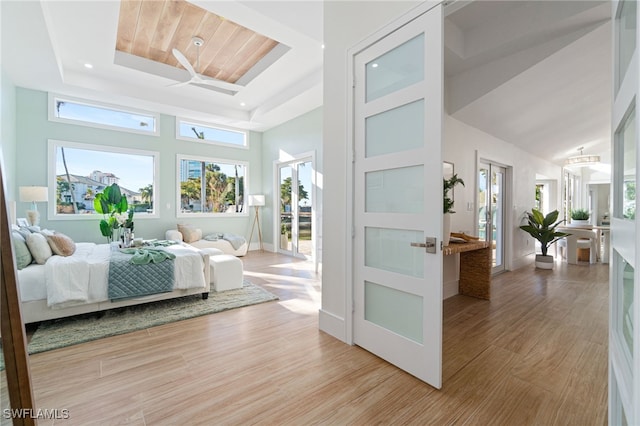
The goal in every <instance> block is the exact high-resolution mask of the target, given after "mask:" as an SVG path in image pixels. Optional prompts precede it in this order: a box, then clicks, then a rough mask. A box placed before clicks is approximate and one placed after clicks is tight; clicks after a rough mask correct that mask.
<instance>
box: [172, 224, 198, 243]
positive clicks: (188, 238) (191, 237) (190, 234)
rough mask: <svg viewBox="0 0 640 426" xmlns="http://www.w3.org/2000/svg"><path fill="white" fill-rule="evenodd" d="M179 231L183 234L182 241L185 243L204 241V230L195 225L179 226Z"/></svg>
mask: <svg viewBox="0 0 640 426" xmlns="http://www.w3.org/2000/svg"><path fill="white" fill-rule="evenodd" d="M178 231H180V233H181V234H182V241H184V242H185V243H192V242H194V241H198V240H201V239H202V230H201V229H199V228H196V227H195V226H193V225H178Z"/></svg>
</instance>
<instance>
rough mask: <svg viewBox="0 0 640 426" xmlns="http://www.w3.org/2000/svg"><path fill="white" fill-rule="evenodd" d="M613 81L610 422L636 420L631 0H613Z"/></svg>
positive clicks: (639, 366)
mask: <svg viewBox="0 0 640 426" xmlns="http://www.w3.org/2000/svg"><path fill="white" fill-rule="evenodd" d="M612 15H613V17H614V26H613V28H614V31H613V35H614V37H613V39H614V49H613V51H614V68H613V69H614V87H613V99H614V101H613V116H612V131H613V132H612V133H613V134H612V138H611V140H612V146H611V148H612V154H613V173H612V176H611V178H612V188H611V194H612V208H613V212H612V218H611V234H610V235H611V240H610V241H611V264H610V288H611V291H610V301H609V303H610V305H609V306H610V308H609V311H610V317H609V336H610V338H609V402H610V404H609V424H611V425H626V424H629V425H637V424H640V348H639V346H640V345H639V344H638V342H640V327H638V322H639V321H640V289H639V288H638V282H640V275H639V272H638V271H639V270H640V266H639V262H640V251H639V250H638V238H639V236H640V234H639V233H638V231H639V230H638V220H637V217H636V212H637V209H638V199H637V196H636V188H637V187H638V183H639V182H638V172H637V170H638V163H639V162H640V161H639V149H638V147H639V146H640V138H639V136H638V111H639V108H638V95H639V93H640V91H639V87H640V68H639V65H638V46H639V45H640V42H639V37H640V36H639V33H638V30H637V22H638V18H639V11H638V5H637V2H636V1H635V0H624V1H614V2H612Z"/></svg>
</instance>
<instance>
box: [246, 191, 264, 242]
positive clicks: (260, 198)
mask: <svg viewBox="0 0 640 426" xmlns="http://www.w3.org/2000/svg"><path fill="white" fill-rule="evenodd" d="M264 205H265V199H264V195H249V206H250V207H255V211H256V214H255V216H254V219H253V225H251V235H250V236H249V246H251V238H253V229H254V227H255V225H256V224H258V238H259V240H260V251H264V248H263V246H262V231H261V230H260V213H259V211H260V207H264Z"/></svg>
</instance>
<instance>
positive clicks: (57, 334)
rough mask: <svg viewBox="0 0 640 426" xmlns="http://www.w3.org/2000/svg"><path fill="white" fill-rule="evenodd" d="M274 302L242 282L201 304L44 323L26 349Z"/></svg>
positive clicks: (173, 302)
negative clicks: (236, 287) (235, 287)
mask: <svg viewBox="0 0 640 426" xmlns="http://www.w3.org/2000/svg"><path fill="white" fill-rule="evenodd" d="M277 299H278V297H277V296H275V295H274V294H272V293H269V292H268V291H266V290H264V289H262V288H260V287H258V286H257V285H255V284H252V283H250V282H249V281H245V282H244V284H243V287H242V288H240V289H236V290H227V291H222V292H220V293H216V292H214V291H212V292H210V293H209V298H208V299H207V300H202V296H201V295H193V296H185V297H180V298H176V299H169V300H161V301H158V302H151V303H145V304H142V305H135V306H127V307H124V308H116V309H111V310H108V311H104V312H102V313H93V314H83V315H78V316H74V317H69V318H61V319H58V320H51V321H44V322H42V323H41V324H40V325H39V326H38V329H37V330H36V331H35V333H34V334H33V336H32V338H31V341H30V342H29V345H28V347H27V349H28V351H29V353H30V354H36V353H39V352H45V351H50V350H52V349H58V348H62V347H65V346H71V345H76V344H78V343H84V342H88V341H91V340H96V339H101V338H103V337H109V336H116V335H118V334H124V333H129V332H132V331H137V330H143V329H145V328H149V327H153V326H157V325H162V324H167V323H170V322H174V321H180V320H184V319H187V318H194V317H198V316H202V315H209V314H213V313H216V312H222V311H226V310H229V309H235V308H239V307H242V306H249V305H256V304H258V303H264V302H269V301H271V300H277Z"/></svg>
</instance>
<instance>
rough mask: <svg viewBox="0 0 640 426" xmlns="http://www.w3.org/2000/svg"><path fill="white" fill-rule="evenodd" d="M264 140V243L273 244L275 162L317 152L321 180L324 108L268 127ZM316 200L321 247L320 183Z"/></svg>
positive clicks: (318, 240)
mask: <svg viewBox="0 0 640 426" xmlns="http://www.w3.org/2000/svg"><path fill="white" fill-rule="evenodd" d="M262 143H263V148H262V155H263V158H262V182H263V186H262V190H263V193H264V194H265V198H266V206H265V208H264V209H262V210H261V211H260V213H261V219H262V233H263V240H264V242H265V243H268V244H274V223H275V217H274V212H275V213H276V214H277V213H278V211H279V203H276V202H275V201H274V184H275V183H276V182H275V173H276V171H275V167H274V164H275V163H274V162H276V161H285V160H287V159H289V158H291V157H296V156H298V155H299V154H303V153H308V152H315V158H316V170H317V171H318V172H317V179H318V181H319V182H322V173H321V170H322V164H323V161H322V108H321V107H320V108H316V109H314V110H312V111H310V112H308V113H306V114H303V115H301V116H299V117H297V118H294V119H293V120H290V121H287V122H286V123H284V124H281V125H280V126H277V127H274V128H272V129H270V130H267V131H266V132H264V133H263V135H262ZM276 188H277V186H276ZM276 194H277V193H276ZM274 204H275V205H274ZM314 204H315V209H316V221H317V224H318V229H317V235H316V237H317V238H316V243H317V246H318V247H321V244H320V242H321V240H322V237H321V236H322V230H321V228H320V226H319V225H320V223H321V221H322V220H321V218H322V215H321V212H322V186H321V185H319V186H318V187H317V188H316V202H315V203H314ZM277 235H279V233H278V234H277ZM274 247H275V244H274ZM319 257H320V256H319Z"/></svg>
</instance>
